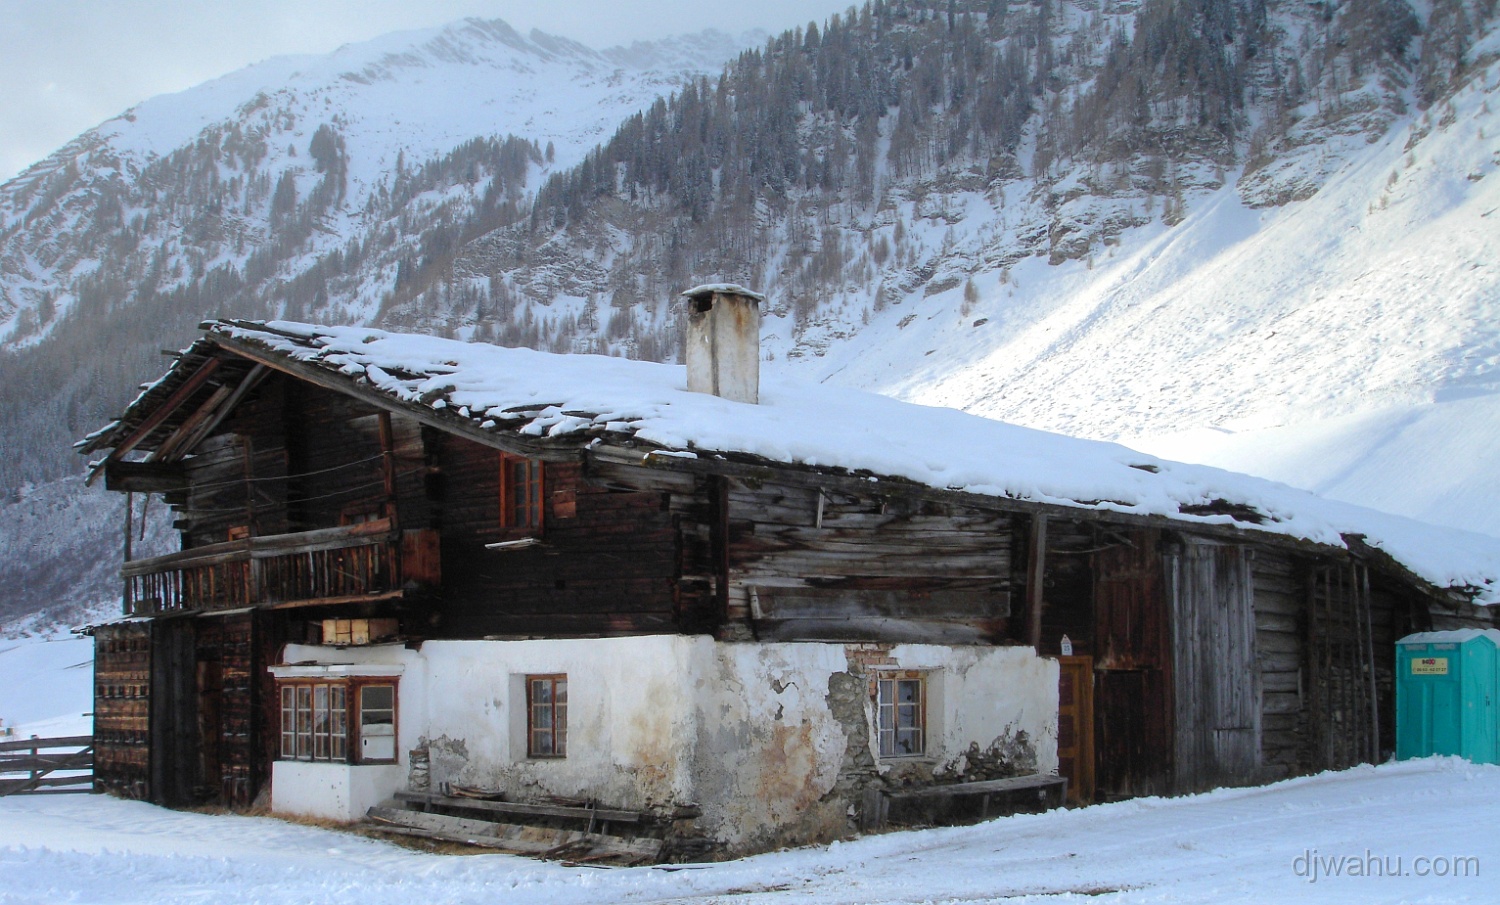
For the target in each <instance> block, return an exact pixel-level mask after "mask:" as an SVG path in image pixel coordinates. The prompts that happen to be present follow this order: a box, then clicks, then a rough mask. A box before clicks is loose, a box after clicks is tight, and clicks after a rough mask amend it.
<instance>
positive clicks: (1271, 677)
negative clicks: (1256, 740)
mask: <svg viewBox="0 0 1500 905" xmlns="http://www.w3.org/2000/svg"><path fill="white" fill-rule="evenodd" d="M1254 553H1255V556H1254V558H1253V559H1252V560H1251V581H1252V583H1253V585H1254V590H1255V656H1256V664H1257V668H1258V669H1259V671H1260V684H1261V711H1260V724H1261V735H1260V745H1261V751H1260V773H1261V775H1262V777H1263V778H1264V779H1265V780H1266V781H1274V780H1277V779H1285V778H1286V777H1288V776H1295V775H1297V774H1299V773H1303V772H1305V771H1306V769H1307V766H1306V762H1305V757H1304V754H1305V750H1306V748H1307V746H1308V741H1307V733H1308V725H1307V712H1306V709H1305V706H1304V694H1305V689H1304V685H1303V683H1304V681H1305V678H1306V676H1305V672H1304V659H1305V657H1306V649H1305V648H1306V643H1305V638H1306V628H1305V625H1304V619H1305V614H1304V606H1305V602H1306V601H1305V596H1306V583H1307V578H1306V575H1305V572H1306V565H1305V563H1303V562H1302V561H1301V560H1300V559H1299V558H1297V557H1294V556H1292V555H1290V554H1289V553H1287V552H1286V551H1284V550H1279V549H1276V548H1270V547H1258V548H1256V549H1255V550H1254Z"/></svg>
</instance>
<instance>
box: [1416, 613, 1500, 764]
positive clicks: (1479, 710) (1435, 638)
mask: <svg viewBox="0 0 1500 905" xmlns="http://www.w3.org/2000/svg"><path fill="white" fill-rule="evenodd" d="M1497 651H1500V630H1496V629H1461V630H1458V631H1450V632H1421V633H1419V634H1415V635H1408V636H1406V637H1405V638H1402V639H1401V640H1400V641H1397V642H1396V759H1397V760H1409V759H1411V758H1414V757H1427V756H1430V755H1433V754H1452V755H1458V756H1459V757H1463V758H1466V759H1468V760H1470V761H1472V762H1474V763H1477V764H1494V763H1500V723H1497V719H1496V716H1497V706H1500V700H1497V698H1500V656H1497Z"/></svg>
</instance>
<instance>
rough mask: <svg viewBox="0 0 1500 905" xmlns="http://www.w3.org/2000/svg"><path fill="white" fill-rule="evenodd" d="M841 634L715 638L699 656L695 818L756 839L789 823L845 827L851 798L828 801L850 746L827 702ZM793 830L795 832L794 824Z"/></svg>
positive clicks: (842, 668) (748, 840) (715, 829)
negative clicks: (782, 639)
mask: <svg viewBox="0 0 1500 905" xmlns="http://www.w3.org/2000/svg"><path fill="white" fill-rule="evenodd" d="M847 670H848V661H847V659H846V657H845V656H844V646H843V645H842V644H814V643H786V644H750V643H745V644H714V645H713V647H712V649H711V650H706V651H703V652H702V656H701V657H700V658H699V660H698V661H697V662H696V663H694V668H693V676H694V680H693V683H692V689H693V691H694V693H695V696H696V701H695V711H696V722H697V725H698V731H697V746H698V749H697V751H696V753H695V758H694V777H693V778H694V792H695V794H696V796H697V798H696V803H697V804H699V806H700V807H701V808H702V816H701V817H700V818H699V820H698V823H697V825H698V828H699V829H700V830H706V831H707V832H709V833H710V834H712V835H714V836H716V837H718V838H719V839H721V840H722V841H725V842H727V843H729V844H730V845H732V846H737V847H741V846H748V847H755V846H757V845H758V844H759V843H761V842H769V841H771V840H772V839H774V838H775V837H776V836H777V834H778V833H782V832H784V828H786V827H790V826H793V825H804V826H805V831H804V832H802V833H801V834H800V835H802V836H803V837H804V838H820V837H826V836H828V835H830V834H832V835H839V834H841V833H842V831H843V829H844V824H845V814H844V811H845V807H846V806H845V805H844V804H843V803H842V802H828V801H824V798H825V796H827V795H828V793H829V792H830V791H832V790H833V787H834V784H835V783H836V782H837V780H838V774H839V768H840V766H841V765H842V764H843V761H844V753H845V749H846V747H847V744H846V736H845V732H844V729H843V727H842V726H841V725H840V724H839V722H838V720H837V719H835V717H834V714H833V712H832V711H831V710H830V709H829V706H828V691H829V678H830V677H831V676H832V675H833V674H834V673H839V672H846V671H847ZM794 835H797V834H794Z"/></svg>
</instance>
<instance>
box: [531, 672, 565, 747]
mask: <svg viewBox="0 0 1500 905" xmlns="http://www.w3.org/2000/svg"><path fill="white" fill-rule="evenodd" d="M526 756H527V757H567V756H568V677H567V676H566V675H561V674H559V675H548V676H527V677H526Z"/></svg>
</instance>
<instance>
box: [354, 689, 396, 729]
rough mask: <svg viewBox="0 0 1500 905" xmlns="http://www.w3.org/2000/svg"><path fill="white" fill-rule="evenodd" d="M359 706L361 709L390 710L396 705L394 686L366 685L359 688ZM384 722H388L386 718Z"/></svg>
mask: <svg viewBox="0 0 1500 905" xmlns="http://www.w3.org/2000/svg"><path fill="white" fill-rule="evenodd" d="M359 706H360V709H361V710H363V711H371V710H383V711H387V712H389V711H392V710H394V709H395V706H396V688H395V686H393V685H366V686H364V687H363V688H361V689H360V690H359ZM385 722H390V720H386V721H385Z"/></svg>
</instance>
